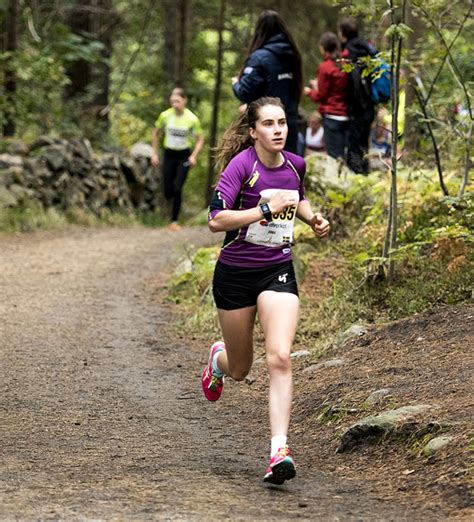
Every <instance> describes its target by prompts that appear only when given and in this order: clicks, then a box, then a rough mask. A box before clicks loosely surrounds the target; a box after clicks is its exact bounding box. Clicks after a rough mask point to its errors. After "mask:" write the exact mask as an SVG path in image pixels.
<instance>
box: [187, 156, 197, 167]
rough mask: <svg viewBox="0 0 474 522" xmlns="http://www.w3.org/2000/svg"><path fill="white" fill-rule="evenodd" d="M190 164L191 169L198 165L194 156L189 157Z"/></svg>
mask: <svg viewBox="0 0 474 522" xmlns="http://www.w3.org/2000/svg"><path fill="white" fill-rule="evenodd" d="M188 163H189V166H190V167H194V165H196V158H195V157H194V156H189V158H188Z"/></svg>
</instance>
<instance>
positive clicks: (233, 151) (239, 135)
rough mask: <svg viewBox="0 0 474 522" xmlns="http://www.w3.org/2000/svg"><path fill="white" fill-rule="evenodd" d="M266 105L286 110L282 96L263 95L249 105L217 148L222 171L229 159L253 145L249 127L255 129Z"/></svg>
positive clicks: (217, 156) (216, 154)
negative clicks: (261, 110) (261, 111)
mask: <svg viewBox="0 0 474 522" xmlns="http://www.w3.org/2000/svg"><path fill="white" fill-rule="evenodd" d="M266 105H275V106H276V107H280V108H281V109H283V111H284V110H285V108H284V106H283V103H282V102H281V100H280V98H273V97H271V96H263V97H262V98H258V100H254V101H253V102H251V103H249V104H248V105H247V109H246V110H245V111H244V112H243V113H242V114H241V115H240V117H239V119H238V120H236V121H235V122H234V123H233V124H232V125H231V126H230V127H229V128H228V129H227V130H226V131H225V132H224V134H223V136H222V138H221V140H220V141H219V144H218V145H217V147H216V149H215V157H216V166H217V168H218V169H219V172H222V171H223V170H224V169H225V167H226V166H227V164H228V163H229V161H230V160H231V159H232V158H233V157H234V156H237V154H238V153H239V152H242V151H243V150H244V149H246V148H248V147H250V146H252V145H253V139H252V138H251V137H250V132H249V129H255V126H256V124H257V121H258V118H259V115H260V109H261V108H262V107H265V106H266Z"/></svg>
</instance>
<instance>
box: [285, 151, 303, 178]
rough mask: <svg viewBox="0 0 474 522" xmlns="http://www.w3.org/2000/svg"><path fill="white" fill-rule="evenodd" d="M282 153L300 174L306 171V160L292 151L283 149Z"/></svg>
mask: <svg viewBox="0 0 474 522" xmlns="http://www.w3.org/2000/svg"><path fill="white" fill-rule="evenodd" d="M283 155H284V157H285V159H286V160H287V161H289V162H290V163H291V164H292V165H293V167H294V168H295V169H296V170H297V171H298V173H299V174H300V175H303V174H304V173H305V172H306V162H305V160H304V158H302V157H301V156H298V154H294V153H293V152H288V151H286V150H285V151H283Z"/></svg>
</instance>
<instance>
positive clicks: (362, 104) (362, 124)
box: [338, 17, 377, 174]
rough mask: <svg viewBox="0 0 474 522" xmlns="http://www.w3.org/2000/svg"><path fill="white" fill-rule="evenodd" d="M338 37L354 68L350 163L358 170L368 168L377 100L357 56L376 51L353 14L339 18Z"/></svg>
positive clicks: (350, 119) (348, 152) (350, 113)
mask: <svg viewBox="0 0 474 522" xmlns="http://www.w3.org/2000/svg"><path fill="white" fill-rule="evenodd" d="M338 32H339V38H340V40H341V42H342V45H343V47H344V51H343V52H342V57H343V58H346V59H348V60H350V62H351V63H352V64H353V65H354V70H353V72H351V74H350V75H349V130H348V136H347V165H348V166H349V168H350V169H352V170H353V171H354V172H356V173H358V174H367V173H368V172H369V161H368V159H367V153H368V150H369V136H370V130H371V126H372V122H373V121H374V118H375V104H374V102H373V101H372V98H371V96H370V84H369V82H370V80H369V79H368V78H363V77H362V76H361V70H360V68H359V66H358V65H357V63H358V60H360V59H361V58H365V57H367V56H371V57H374V56H375V55H376V54H377V51H376V50H375V48H374V47H373V46H372V45H370V44H369V43H368V42H366V41H365V40H363V39H362V38H360V37H359V28H358V25H357V21H356V20H355V19H354V18H350V17H346V18H342V19H341V20H339V22H338Z"/></svg>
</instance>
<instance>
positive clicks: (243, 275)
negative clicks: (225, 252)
mask: <svg viewBox="0 0 474 522" xmlns="http://www.w3.org/2000/svg"><path fill="white" fill-rule="evenodd" d="M265 290H273V291H274V292H287V293H289V294H295V295H296V296H297V295H298V286H297V284H296V277H295V270H294V268H293V263H292V262H291V261H285V262H284V263H279V264H277V265H272V266H265V267H261V268H243V267H237V266H230V265H226V264H224V263H221V262H220V261H217V264H216V268H215V270H214V279H213V282H212V292H213V294H214V300H215V302H216V306H217V308H220V309H222V310H237V309H239V308H245V307H247V306H255V305H256V304H257V298H258V296H259V295H260V294H261V293H262V292H264V291H265Z"/></svg>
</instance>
